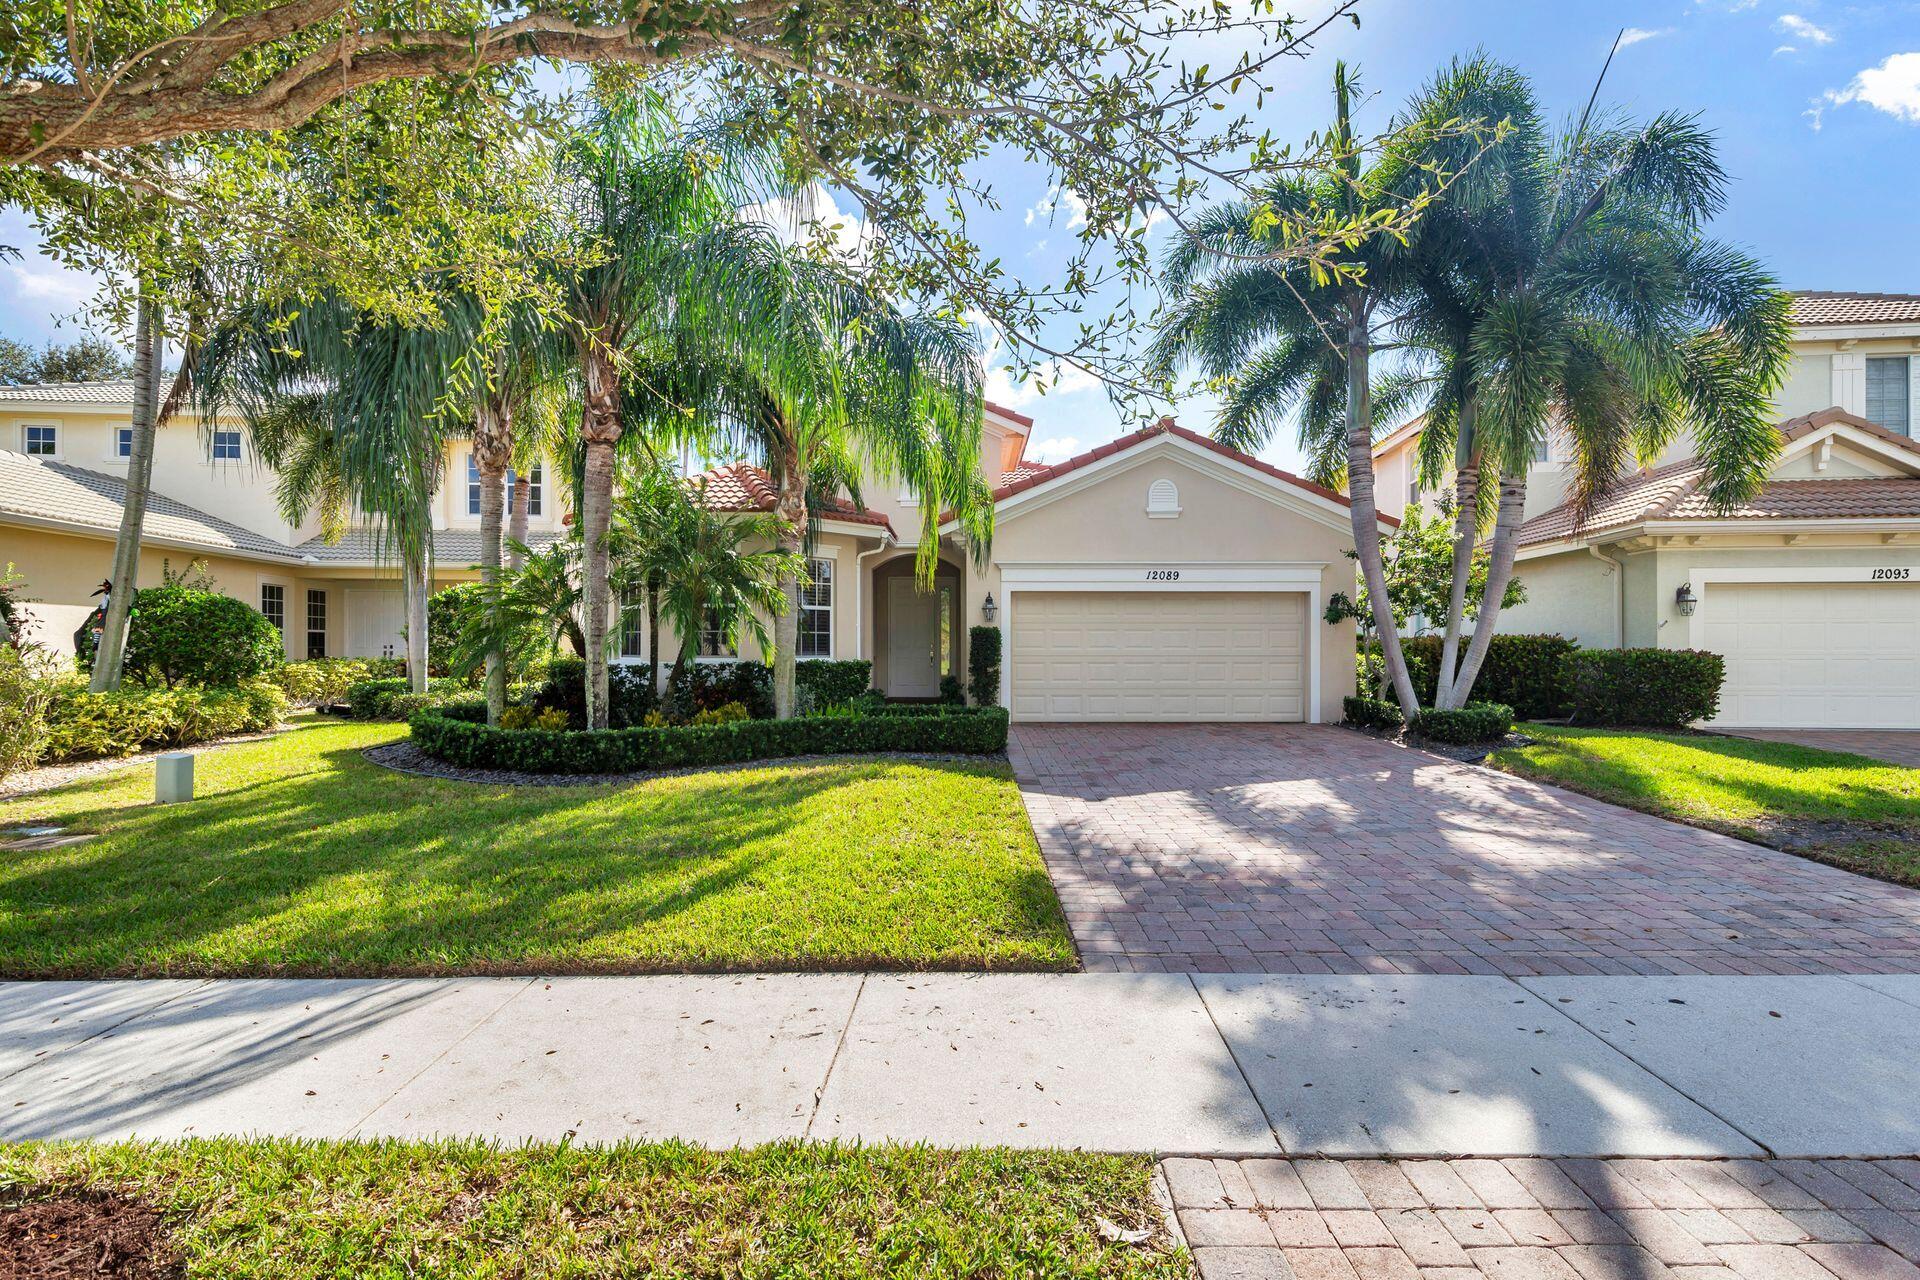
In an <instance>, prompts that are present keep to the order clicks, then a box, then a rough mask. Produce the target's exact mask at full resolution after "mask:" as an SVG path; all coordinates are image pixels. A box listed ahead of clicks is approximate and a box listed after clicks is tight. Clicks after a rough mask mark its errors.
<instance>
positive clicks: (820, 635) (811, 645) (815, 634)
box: [794, 556, 833, 658]
mask: <svg viewBox="0 0 1920 1280" xmlns="http://www.w3.org/2000/svg"><path fill="white" fill-rule="evenodd" d="M794 655H795V656H796V657H801V658H831V657H832V656H833V561H831V560H829V559H827V558H826V557H824V556H815V557H814V558H813V559H811V560H809V561H807V580H806V581H805V582H803V583H801V584H800V643H799V644H798V645H797V646H795V648H794Z"/></svg>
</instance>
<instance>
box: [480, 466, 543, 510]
mask: <svg viewBox="0 0 1920 1280" xmlns="http://www.w3.org/2000/svg"><path fill="white" fill-rule="evenodd" d="M467 465H468V466H469V467H471V466H472V465H473V461H472V459H468V461H467ZM519 479H520V476H519V474H518V473H517V472H513V471H509V472H507V510H508V511H512V510H513V486H514V485H515V483H517V482H518V481H519ZM541 480H542V477H541V474H540V464H539V463H537V462H536V463H534V464H533V470H532V471H530V472H528V473H527V514H528V515H530V516H537V515H539V514H540V491H541V489H543V488H544V487H545V486H544V485H543V484H542V483H541ZM467 484H468V493H469V495H471V494H472V493H473V492H474V490H473V488H472V486H473V480H472V479H469V480H468V481H467ZM467 502H468V505H469V507H470V509H471V510H472V511H473V512H474V513H475V514H478V513H479V510H480V508H479V507H475V506H472V503H473V498H472V497H471V496H469V497H468V499H467Z"/></svg>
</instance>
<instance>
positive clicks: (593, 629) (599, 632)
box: [580, 345, 620, 729]
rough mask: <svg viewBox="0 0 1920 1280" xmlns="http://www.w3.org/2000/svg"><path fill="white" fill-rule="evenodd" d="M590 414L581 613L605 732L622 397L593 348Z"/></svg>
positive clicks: (591, 710)
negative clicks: (610, 550)
mask: <svg viewBox="0 0 1920 1280" xmlns="http://www.w3.org/2000/svg"><path fill="white" fill-rule="evenodd" d="M583 364H584V365H585V368H584V370H583V372H584V373H585V375H586V379H585V380H586V412H585V414H584V416H583V419H582V423H581V436H582V438H583V439H584V441H585V444H586V451H587V458H586V476H585V483H584V484H583V485H582V488H581V495H580V534H581V537H582V539H583V540H584V541H585V543H586V548H585V564H584V566H583V569H582V576H583V578H584V581H583V582H582V584H581V593H580V594H581V608H582V610H583V612H585V614H586V617H585V618H584V619H583V620H582V623H583V627H582V630H583V633H584V636H585V640H586V646H587V651H586V652H585V653H583V654H581V655H580V656H581V657H582V658H583V659H585V661H586V664H587V687H586V693H587V727H588V728H589V729H604V728H606V727H607V719H608V714H607V713H608V707H607V609H608V606H609V603H610V601H609V595H610V586H609V583H608V581H607V526H608V524H609V523H610V522H611V520H612V516H613V446H614V445H615V444H616V443H618V442H619V439H620V392H619V383H618V381H617V374H616V372H615V370H614V367H613V361H612V359H611V358H610V357H609V355H608V354H607V352H606V351H605V350H604V349H603V348H602V347H600V346H598V345H595V346H591V347H589V348H588V349H587V352H586V356H585V359H584V361H583Z"/></svg>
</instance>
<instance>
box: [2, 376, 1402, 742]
mask: <svg viewBox="0 0 1920 1280" xmlns="http://www.w3.org/2000/svg"><path fill="white" fill-rule="evenodd" d="M130 410H131V394H130V387H129V386H128V384H125V383H101V384H89V385H87V386H81V387H75V386H67V387H6V388H0V562H5V561H12V562H13V563H14V564H15V565H16V566H17V567H18V569H19V571H20V572H21V573H22V574H23V575H24V576H25V577H26V579H27V580H28V591H27V594H28V595H29V596H31V597H37V598H38V603H35V604H33V605H31V606H30V608H31V611H32V613H33V615H34V617H35V619H36V627H37V630H38V638H40V639H42V640H43V641H46V642H48V643H51V644H53V645H55V646H60V645H62V644H63V643H65V638H66V637H68V636H70V635H71V633H72V632H73V630H74V629H75V628H76V627H77V626H78V625H79V623H80V620H81V619H82V618H83V617H84V616H85V614H86V612H87V609H88V593H89V592H90V591H92V589H93V588H94V586H95V585H97V584H98V582H99V581H100V579H101V578H102V577H103V576H104V575H105V573H106V570H107V566H108V565H109V563H110V562H111V558H112V541H113V537H114V531H115V530H116V529H117V527H118V523H119V512H120V497H121V490H122V484H121V480H120V477H122V476H124V473H125V462H124V460H122V459H116V457H115V451H116V442H117V440H118V439H119V438H120V437H119V434H118V433H119V432H121V431H123V430H124V429H125V426H126V421H127V418H128V416H129V413H130ZM1032 426H1033V422H1032V420H1031V419H1030V418H1027V417H1025V416H1023V415H1021V414H1018V413H1014V412H1012V411H1011V410H1007V409H1003V408H1000V407H998V406H989V407H988V411H987V413H986V417H985V421H984V424H983V431H982V458H981V464H982V468H983V470H984V472H985V474H986V475H987V476H988V477H989V482H990V483H997V484H998V486H999V487H998V488H997V490H996V491H995V495H994V497H995V521H996V533H995V536H994V540H993V543H992V545H991V547H990V548H984V549H982V550H983V552H984V554H983V555H976V554H975V549H974V548H972V547H969V546H968V545H967V544H966V541H965V539H964V536H963V535H962V534H961V532H960V531H959V530H958V529H957V528H956V527H955V526H953V525H952V524H951V523H950V522H949V523H944V524H939V525H938V528H939V532H938V535H937V536H938V538H939V546H938V551H937V554H938V569H937V571H936V574H935V578H934V581H933V584H932V587H931V589H927V588H925V587H923V585H922V584H921V583H920V582H919V581H918V580H917V578H916V575H915V570H914V563H915V559H916V556H917V553H918V549H919V537H920V533H921V530H922V529H923V528H924V527H925V525H926V520H925V514H926V513H925V512H923V511H921V510H920V509H919V508H918V507H917V506H916V505H915V502H914V499H913V496H912V495H911V494H909V493H906V492H903V491H902V489H901V487H900V486H899V485H897V484H888V483H887V482H886V481H885V480H884V478H882V479H876V480H870V481H869V482H868V483H867V484H865V485H864V486H863V488H862V494H861V497H862V500H863V505H859V506H855V505H853V504H852V503H851V502H844V501H843V502H842V503H840V504H838V505H837V506H836V507H834V508H833V509H831V510H828V511H827V512H825V513H824V514H823V517H822V518H821V519H820V520H819V522H818V525H817V530H816V537H815V539H814V543H813V546H812V548H811V552H810V554H811V556H812V566H811V568H812V572H811V575H810V576H811V583H810V585H809V587H808V588H807V590H806V593H805V600H804V608H803V610H802V614H801V619H800V646H799V656H800V657H801V658H802V659H803V660H804V659H814V658H828V659H833V658H864V659H869V660H871V661H872V663H873V668H874V682H875V684H876V685H877V686H878V687H879V688H880V689H882V690H883V691H885V692H886V693H887V694H889V695H890V696H893V697H899V698H932V697H934V696H936V695H937V694H938V693H939V692H940V684H941V680H942V678H943V677H946V676H958V677H961V678H962V679H964V678H965V674H966V669H967V667H966V647H967V644H968V632H969V628H970V627H971V626H973V625H975V624H980V623H992V624H994V625H997V626H999V627H1000V628H1001V631H1002V635H1003V658H1002V663H1001V690H1000V697H1001V701H1002V702H1003V703H1004V704H1005V705H1007V706H1009V707H1010V708H1011V709H1012V712H1013V715H1014V718H1015V719H1017V720H1306V721H1317V720H1322V719H1337V718H1338V716H1339V714H1340V698H1341V697H1342V696H1344V695H1345V694H1347V693H1349V692H1351V691H1352V688H1353V680H1354V669H1353V668H1354V664H1353V650H1354V634H1353V628H1352V624H1351V623H1341V624H1338V625H1331V626H1330V625H1328V624H1327V623H1326V622H1325V621H1323V620H1322V613H1323V611H1324V609H1325V605H1326V601H1327V599H1328V597H1329V596H1330V595H1331V593H1332V592H1334V591H1338V590H1350V589H1351V582H1352V576H1353V571H1352V563H1351V561H1350V560H1348V559H1347V557H1346V556H1345V554H1344V552H1345V551H1346V549H1347V548H1348V547H1350V546H1351V545H1352V537H1351V532H1350V523H1349V521H1350V517H1349V512H1348V505H1347V501H1346V499H1345V498H1344V497H1342V496H1341V495H1339V494H1337V493H1333V492H1331V491H1329V490H1326V489H1323V488H1320V487H1318V486H1316V485H1313V484H1310V483H1308V482H1307V481H1305V480H1302V479H1300V478H1299V477H1297V476H1293V475H1290V474H1288V473H1287V472H1284V471H1282V470H1280V469H1278V468H1276V467H1273V466H1270V465H1268V464H1266V463H1264V462H1261V461H1259V460H1257V459H1255V458H1252V457H1249V456H1247V455H1245V454H1241V453H1238V452H1236V451H1234V450H1231V449H1227V448H1225V447H1223V446H1221V445H1218V444H1215V443H1214V442H1213V441H1211V440H1208V439H1206V438H1205V437H1202V436H1200V435H1197V434H1195V433H1193V432H1190V431H1186V430H1183V429H1181V428H1179V427H1177V426H1175V425H1174V424H1172V423H1171V422H1162V423H1160V424H1157V425H1155V426H1153V427H1150V428H1147V429H1146V430H1143V431H1139V432H1136V433H1134V434H1132V435H1129V436H1126V437H1123V438H1122V439H1119V440H1116V441H1113V442H1111V443H1109V444H1105V445H1102V446H1101V447H1099V448H1098V449H1095V450H1093V451H1092V452H1090V453H1086V454H1082V455H1080V456H1079V457H1076V458H1071V459H1068V460H1066V461H1064V462H1060V463H1056V464H1053V465H1040V464H1038V463H1035V462H1032V461H1029V460H1028V459H1027V458H1026V444H1027V438H1028V434H1029V432H1030V431H1031V429H1032ZM36 428H38V429H36ZM247 447H248V446H247V443H246V440H245V433H244V432H242V431H240V430H238V429H237V427H227V426H224V425H223V426H221V427H220V428H219V430H217V431H202V429H201V427H200V425H199V424H198V423H195V422H193V421H192V420H191V419H185V420H181V421H177V422H175V423H174V424H172V425H170V426H169V427H168V428H167V429H166V431H165V432H164V439H163V440H162V442H161V446H160V449H159V451H158V454H157V457H156V461H155V467H154V478H153V489H154V492H155V498H154V501H153V503H152V506H151V508H150V514H149V517H148V521H147V538H146V545H147V548H148V550H147V555H146V561H145V563H143V565H142V569H141V584H142V585H151V584H152V583H154V582H157V581H159V580H160V576H161V568H162V562H163V561H171V562H172V563H173V564H174V566H175V567H176V568H180V567H184V565H185V563H186V562H187V561H188V560H189V559H198V560H203V561H205V562H206V564H207V566H208V568H209V570H210V571H211V573H212V575H213V577H214V578H215V580H216V582H217V584H218V585H219V587H220V589H221V590H223V591H226V592H228V593H229V594H231V595H234V596H236V597H237V598H240V599H244V600H247V601H248V602H249V603H251V604H253V605H254V606H255V607H256V608H260V609H261V610H262V611H263V612H266V613H268V614H269V615H270V616H274V617H275V620H276V621H278V622H280V623H281V626H282V629H283V631H284V632H285V634H286V635H287V648H288V655H289V657H296V658H297V657H305V656H308V655H310V654H313V655H318V654H322V653H324V654H329V655H346V656H380V655H382V654H387V653H397V652H399V650H400V627H401V619H402V611H401V607H400V595H399V588H398V582H397V575H396V572H395V570H394V569H393V568H392V567H391V566H387V565H382V564H381V563H380V562H379V559H378V556H377V552H378V547H377V545H376V542H375V539H374V538H373V537H372V536H371V534H370V533H369V532H368V531H364V530H361V531H355V532H353V533H350V534H349V535H348V536H347V537H346V538H345V539H344V540H343V541H342V542H340V543H338V544H336V545H333V546H328V545H327V544H325V543H324V542H323V541H322V540H321V539H320V538H319V536H318V530H317V529H315V528H308V527H293V526H289V525H287V524H286V523H285V522H284V521H283V520H281V519H280V517H279V515H278V513H277V511H276V510H275V507H274V502H273V498H272V477H271V475H269V474H268V473H267V472H266V471H265V470H264V469H263V468H262V467H260V466H259V465H257V463H256V462H255V461H254V460H253V459H251V458H249V457H248V456H247V454H246V449H247ZM466 448H467V446H466V445H465V444H464V443H462V442H455V443H454V444H453V445H451V446H450V454H449V457H448V460H447V472H446V474H447V475H448V476H449V477H452V483H450V484H449V485H447V486H446V488H445V489H444V490H443V491H442V492H441V493H440V494H438V495H437V496H436V498H435V562H436V577H437V578H438V579H439V580H440V581H441V582H449V581H455V580H461V579H467V578H471V577H472V576H474V574H473V571H472V568H471V566H472V564H473V562H474V561H475V560H476V559H477V557H478V524H479V518H478V514H477V513H478V503H477V494H470V491H469V486H468V484H467V483H465V479H466V477H467V476H468V458H467V454H466ZM235 450H238V454H237V456H230V455H233V454H234V451H235ZM549 471H550V469H545V468H543V474H541V475H538V476H536V477H535V481H534V482H535V483H537V484H540V485H541V487H542V489H543V490H548V489H549V486H547V485H546V483H545V473H546V472H549ZM699 480H700V485H701V491H702V493H703V494H704V495H705V500H706V502H707V503H708V504H709V505H710V506H713V507H715V508H718V509H721V510H733V511H753V510H770V509H771V508H772V505H773V492H772V489H771V486H770V485H769V484H768V482H767V478H766V476H765V474H764V473H763V472H761V471H760V470H759V469H758V468H756V467H753V466H751V465H749V464H745V463H735V464H732V465H729V466H725V467H721V468H718V469H716V470H714V471H710V472H707V473H706V474H705V475H704V476H702V477H699ZM552 488H557V486H552ZM540 497H541V503H540V515H539V516H538V517H536V519H535V520H534V521H533V524H532V528H533V531H534V535H535V541H541V540H547V539H551V538H554V537H556V536H558V535H559V534H560V532H561V531H562V529H563V527H564V523H565V520H566V516H565V513H564V512H563V511H562V509H561V504H560V495H559V494H558V493H557V492H552V491H545V492H541V494H540ZM1392 524H1393V521H1392V520H1391V519H1388V520H1386V521H1384V522H1383V527H1388V528H1390V527H1391V525H1392ZM617 644H618V655H619V659H620V660H622V661H633V662H644V661H647V660H648V658H649V655H648V653H647V651H646V644H647V627H646V625H645V621H644V619H643V618H639V617H637V616H632V615H630V621H629V624H628V625H627V626H626V627H625V628H623V631H622V634H621V635H620V636H619V637H618V641H617ZM662 644H663V648H666V649H667V653H666V655H665V656H666V657H667V658H668V659H669V660H671V659H672V658H673V657H674V656H676V655H677V654H678V652H679V640H678V639H677V637H674V636H672V635H671V634H670V633H669V634H668V635H666V636H664V637H663V641H662ZM699 649H700V653H701V660H702V661H709V662H726V661H731V660H734V659H735V657H736V656H746V657H757V656H759V655H758V654H756V653H751V652H749V653H747V654H744V655H735V654H733V653H730V652H728V651H726V650H725V649H724V648H723V646H722V643H721V638H720V637H719V636H717V635H713V636H703V637H701V638H700V645H699Z"/></svg>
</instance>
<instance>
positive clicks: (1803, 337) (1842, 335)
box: [1793, 320, 1920, 343]
mask: <svg viewBox="0 0 1920 1280" xmlns="http://www.w3.org/2000/svg"><path fill="white" fill-rule="evenodd" d="M1862 338H1920V323H1915V322H1913V321H1911V320H1903V321H1898V322H1896V323H1893V324H1802V325H1795V326H1794V328H1793V340H1794V341H1795V342H1796V343H1801V342H1857V341H1859V340H1861V339H1862Z"/></svg>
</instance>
